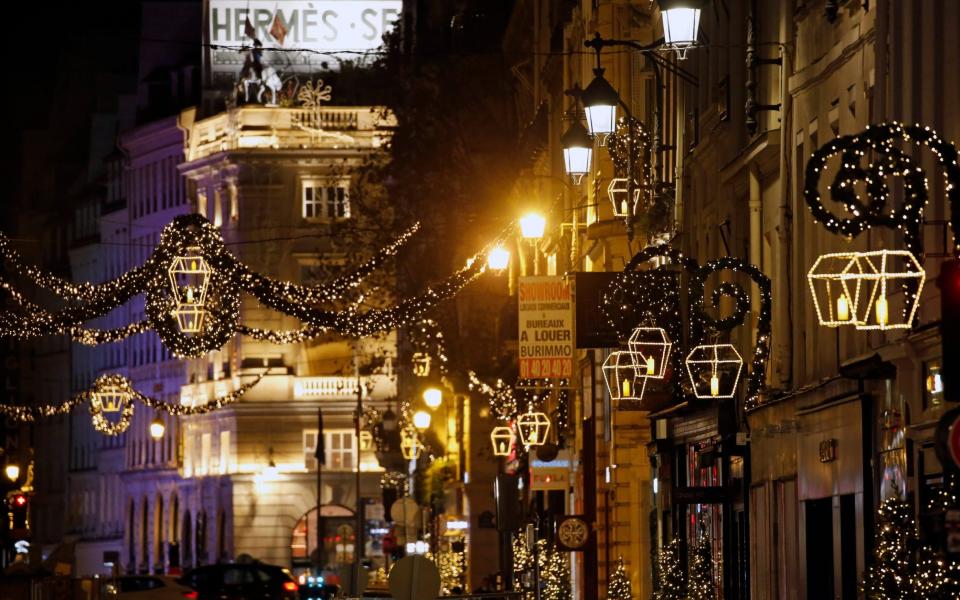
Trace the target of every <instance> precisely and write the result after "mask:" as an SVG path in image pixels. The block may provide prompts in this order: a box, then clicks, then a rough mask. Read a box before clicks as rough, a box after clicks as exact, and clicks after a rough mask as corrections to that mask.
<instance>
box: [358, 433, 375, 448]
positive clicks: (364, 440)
mask: <svg viewBox="0 0 960 600" xmlns="http://www.w3.org/2000/svg"><path fill="white" fill-rule="evenodd" d="M372 448H373V434H372V433H370V432H369V431H366V430H364V431H361V432H360V450H361V451H363V452H367V451H368V450H370V449H372Z"/></svg>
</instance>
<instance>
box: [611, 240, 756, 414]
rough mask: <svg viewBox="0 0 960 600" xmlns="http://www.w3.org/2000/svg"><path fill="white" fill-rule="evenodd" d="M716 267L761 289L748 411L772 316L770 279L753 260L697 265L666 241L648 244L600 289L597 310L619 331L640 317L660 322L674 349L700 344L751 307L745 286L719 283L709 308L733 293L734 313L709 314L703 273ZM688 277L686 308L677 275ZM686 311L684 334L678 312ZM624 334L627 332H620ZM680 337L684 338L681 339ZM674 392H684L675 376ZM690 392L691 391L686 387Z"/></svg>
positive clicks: (675, 361)
mask: <svg viewBox="0 0 960 600" xmlns="http://www.w3.org/2000/svg"><path fill="white" fill-rule="evenodd" d="M654 258H660V259H665V260H661V261H660V264H659V266H657V267H656V268H654V269H651V270H647V271H637V267H639V266H640V265H642V264H643V263H646V262H648V261H650V260H652V259H654ZM721 271H733V272H734V273H742V274H744V275H746V276H747V277H749V278H750V279H751V280H753V282H754V283H756V284H757V288H758V289H759V293H760V312H759V314H758V319H757V341H756V343H755V345H754V348H753V357H752V359H751V364H750V373H749V375H748V379H747V391H746V400H745V403H744V404H745V407H746V408H747V409H748V410H749V409H752V408H755V407H757V406H759V404H760V398H761V392H762V391H763V388H764V381H765V380H766V372H767V360H768V358H769V356H770V332H771V324H770V321H771V318H772V314H773V313H772V304H773V299H772V294H771V285H770V278H768V277H767V276H766V275H764V274H763V272H762V271H760V269H759V268H758V267H756V266H754V265H751V264H749V263H746V262H744V261H742V260H740V259H739V258H735V257H732V256H727V257H723V258H718V259H716V260H712V261H709V262H707V263H706V264H704V265H700V263H698V262H697V261H696V260H695V259H693V258H690V257H687V256H684V255H683V254H682V253H681V252H680V251H678V250H676V249H674V248H673V247H671V246H670V245H669V244H661V245H658V246H648V247H647V248H645V249H643V250H641V251H640V252H638V253H637V254H636V255H634V257H633V258H632V259H631V260H630V262H629V263H627V266H626V268H625V269H624V271H623V273H621V274H620V276H619V277H618V278H617V279H616V280H614V281H613V282H612V283H611V284H610V287H608V288H607V290H606V291H605V293H604V294H603V305H602V306H601V310H602V311H603V314H604V316H605V317H606V318H607V320H608V322H609V323H610V325H611V326H612V327H613V328H614V329H616V330H617V331H620V332H628V331H632V330H633V328H634V327H635V326H636V325H637V324H638V323H641V322H651V321H652V322H653V323H656V324H657V325H658V326H660V327H662V328H663V329H664V331H665V334H666V336H667V339H669V340H671V341H672V342H673V345H674V346H676V347H677V348H678V349H683V348H687V349H691V350H692V349H693V348H695V347H697V346H701V345H703V344H704V341H705V338H706V337H707V335H708V333H712V334H719V333H722V332H726V331H730V330H732V329H734V328H735V327H738V326H740V325H743V324H744V322H745V321H746V317H747V314H748V313H749V311H750V297H749V295H748V294H747V292H746V290H744V289H743V287H741V286H740V285H739V284H737V283H734V282H732V281H723V282H720V283H718V284H717V285H716V286H715V287H714V288H713V292H712V294H711V297H710V305H711V308H712V309H713V310H714V311H718V310H719V309H720V303H721V300H722V298H723V297H724V296H726V297H729V298H732V299H733V303H734V309H733V312H732V313H731V314H729V315H727V316H725V317H722V318H714V317H713V316H711V315H710V314H708V312H707V309H706V300H705V295H706V282H707V278H708V277H710V276H711V275H713V274H715V273H719V272H721ZM682 273H685V274H686V276H687V294H686V298H687V302H688V306H687V310H686V311H682V310H681V306H680V298H681V295H680V293H679V285H680V275H681V274H682ZM682 313H686V314H687V315H688V316H689V320H688V322H687V323H686V326H687V327H686V331H687V335H686V336H684V335H683V332H684V323H683V322H682V321H681V319H680V317H679V315H680V314H682ZM623 337H624V338H625V337H626V333H624V334H623ZM684 341H685V343H684ZM687 354H688V352H679V351H678V352H673V353H672V354H671V357H672V358H671V359H670V360H671V371H672V373H681V372H682V365H681V364H680V361H682V360H683V358H682V356H686V355H687ZM673 383H674V384H675V387H674V393H675V394H676V395H677V396H683V395H684V391H683V390H682V389H680V381H679V380H674V381H673ZM690 394H691V395H693V391H691V392H690Z"/></svg>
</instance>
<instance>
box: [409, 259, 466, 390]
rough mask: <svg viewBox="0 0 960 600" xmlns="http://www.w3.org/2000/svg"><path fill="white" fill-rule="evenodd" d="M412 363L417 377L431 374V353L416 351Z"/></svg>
mask: <svg viewBox="0 0 960 600" xmlns="http://www.w3.org/2000/svg"><path fill="white" fill-rule="evenodd" d="M468 266H469V265H468ZM411 363H412V364H413V374H414V375H416V376H417V377H427V376H429V375H430V355H429V354H427V353H426V352H414V353H413V358H412V359H411Z"/></svg>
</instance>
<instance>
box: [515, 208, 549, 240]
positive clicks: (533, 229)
mask: <svg viewBox="0 0 960 600" xmlns="http://www.w3.org/2000/svg"><path fill="white" fill-rule="evenodd" d="M546 227H547V219H546V217H544V216H543V215H540V214H537V213H527V214H525V215H524V216H522V217H520V234H521V235H522V236H523V237H524V238H525V239H528V240H534V239H539V238H542V237H543V231H544V230H545V229H546Z"/></svg>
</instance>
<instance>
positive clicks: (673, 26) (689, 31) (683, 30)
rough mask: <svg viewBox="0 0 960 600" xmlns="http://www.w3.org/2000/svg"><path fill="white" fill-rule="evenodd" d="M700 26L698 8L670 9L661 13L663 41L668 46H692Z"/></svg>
mask: <svg viewBox="0 0 960 600" xmlns="http://www.w3.org/2000/svg"><path fill="white" fill-rule="evenodd" d="M699 26H700V9H699V8H671V9H669V10H665V11H663V39H664V41H665V42H666V43H668V44H677V45H684V44H692V43H694V42H696V41H697V28H698V27H699Z"/></svg>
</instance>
